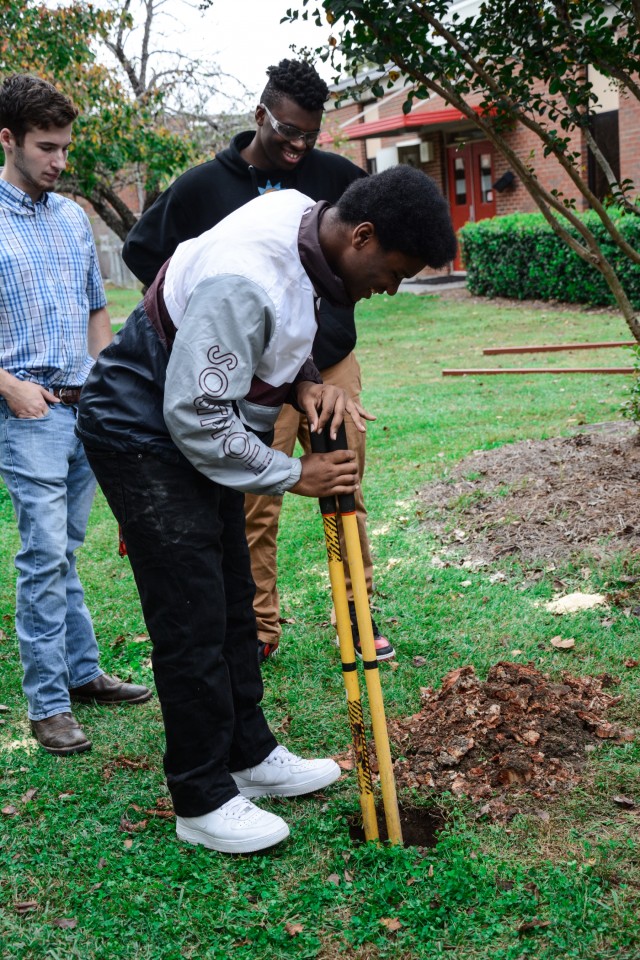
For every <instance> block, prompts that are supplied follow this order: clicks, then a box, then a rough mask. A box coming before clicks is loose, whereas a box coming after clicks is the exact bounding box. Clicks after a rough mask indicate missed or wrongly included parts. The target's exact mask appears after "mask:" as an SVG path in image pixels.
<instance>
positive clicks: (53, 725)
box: [31, 713, 91, 757]
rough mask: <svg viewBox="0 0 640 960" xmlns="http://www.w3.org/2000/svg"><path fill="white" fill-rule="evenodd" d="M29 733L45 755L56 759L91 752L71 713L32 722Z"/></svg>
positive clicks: (89, 745) (88, 741) (87, 741)
mask: <svg viewBox="0 0 640 960" xmlns="http://www.w3.org/2000/svg"><path fill="white" fill-rule="evenodd" d="M31 731H32V733H33V735H34V737H35V738H36V740H37V741H38V743H39V744H40V746H41V747H43V748H44V749H45V750H46V751H47V753H53V754H55V755H56V756H58V757H66V756H67V755H68V754H70V753H83V752H84V751H85V750H91V741H90V740H87V738H86V737H85V735H84V730H83V729H82V727H81V726H80V724H79V723H78V721H77V720H76V719H75V717H74V716H73V714H72V713H56V715H55V716H53V717H46V718H45V719H44V720H32V721H31Z"/></svg>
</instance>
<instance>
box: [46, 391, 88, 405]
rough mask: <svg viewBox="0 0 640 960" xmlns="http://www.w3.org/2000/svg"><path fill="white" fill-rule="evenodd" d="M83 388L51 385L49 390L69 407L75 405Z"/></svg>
mask: <svg viewBox="0 0 640 960" xmlns="http://www.w3.org/2000/svg"><path fill="white" fill-rule="evenodd" d="M81 390H82V387H49V392H50V393H52V394H53V395H54V397H58V399H59V400H60V402H61V403H64V404H65V406H68V407H75V405H76V404H77V403H78V401H79V400H80V391H81Z"/></svg>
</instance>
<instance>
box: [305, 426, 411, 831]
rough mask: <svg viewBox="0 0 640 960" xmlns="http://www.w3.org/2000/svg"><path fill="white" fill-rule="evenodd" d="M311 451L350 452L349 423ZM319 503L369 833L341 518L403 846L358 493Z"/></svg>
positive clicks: (376, 727) (370, 800) (374, 716)
mask: <svg viewBox="0 0 640 960" xmlns="http://www.w3.org/2000/svg"><path fill="white" fill-rule="evenodd" d="M311 448H312V450H313V452H314V453H328V452H330V451H331V450H346V449H347V435H346V431H345V427H344V423H342V424H341V426H340V428H339V430H338V435H337V437H336V439H335V440H332V439H331V437H330V436H329V432H328V428H327V430H326V431H325V432H324V433H322V434H316V433H311ZM319 503H320V512H321V514H322V521H323V525H324V535H325V542H326V547H327V559H328V564H329V579H330V582H331V593H332V597H333V605H334V608H335V612H336V625H337V632H338V639H339V642H340V658H341V661H342V676H343V679H344V685H345V690H346V694H347V710H348V715H349V727H350V730H351V737H352V740H353V748H354V753H355V760H356V770H357V775H358V789H359V792H360V807H361V810H362V823H363V828H364V835H365V839H366V840H368V841H369V840H377V839H378V837H379V832H378V823H377V819H376V811H375V801H374V795H373V781H372V777H371V768H370V765H369V755H368V752H367V743H366V735H365V726H364V714H363V711H362V701H361V698H360V684H359V681H358V673H357V667H356V655H355V649H354V644H353V633H352V627H351V618H350V615H349V602H348V599H347V589H346V582H345V574H344V566H343V563H342V559H343V558H342V551H341V547H340V537H339V535H338V514H340V518H341V520H342V528H343V531H344V539H345V544H346V548H347V560H348V561H349V569H350V572H351V584H352V589H353V598H354V604H355V610H356V619H357V624H358V632H359V634H360V643H361V649H362V663H363V666H364V671H365V682H366V686H367V694H368V697H369V709H370V713H371V728H372V731H373V741H374V744H375V748H376V754H377V757H378V768H379V771H380V786H381V790H382V801H383V806H384V815H385V821H386V826H387V835H388V837H389V840H390V841H391V843H395V844H402V828H401V826H400V814H399V811H398V798H397V796H396V785H395V779H394V775H393V765H392V762H391V751H390V747H389V735H388V731H387V723H386V719H385V713H384V702H383V698H382V687H381V685H380V671H379V668H378V660H377V657H376V648H375V641H374V638H373V628H372V625H371V616H370V613H369V599H368V596H367V586H366V580H365V573H364V566H363V562H362V551H361V549H360V538H359V535H358V525H357V520H356V513H355V501H354V498H353V496H352V495H343V496H338V497H322V498H321V499H320V501H319Z"/></svg>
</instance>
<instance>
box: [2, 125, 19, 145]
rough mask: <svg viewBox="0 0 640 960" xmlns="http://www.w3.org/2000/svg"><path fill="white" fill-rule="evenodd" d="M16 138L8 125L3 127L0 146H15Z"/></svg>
mask: <svg viewBox="0 0 640 960" xmlns="http://www.w3.org/2000/svg"><path fill="white" fill-rule="evenodd" d="M15 142H16V138H15V137H14V135H13V134H12V133H11V130H9V128H8V127H3V128H2V130H0V147H2V148H3V149H4V150H6V148H7V147H13V146H15Z"/></svg>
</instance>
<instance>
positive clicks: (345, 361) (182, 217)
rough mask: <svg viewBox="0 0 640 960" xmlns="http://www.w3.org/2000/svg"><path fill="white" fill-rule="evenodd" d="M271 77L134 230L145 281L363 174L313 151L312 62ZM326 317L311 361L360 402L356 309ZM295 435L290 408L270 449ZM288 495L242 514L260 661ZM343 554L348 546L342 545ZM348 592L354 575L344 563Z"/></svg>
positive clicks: (353, 433) (356, 438)
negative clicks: (198, 241) (178, 253)
mask: <svg viewBox="0 0 640 960" xmlns="http://www.w3.org/2000/svg"><path fill="white" fill-rule="evenodd" d="M267 76H268V77H269V81H268V83H267V85H266V87H265V88H264V90H263V91H262V95H261V97H260V104H259V106H258V107H257V108H256V111H255V120H256V126H257V129H256V130H255V131H246V132H244V133H240V134H238V135H237V136H236V137H234V138H233V140H232V142H231V144H230V145H229V147H227V149H225V150H222V151H221V152H220V153H219V154H218V155H217V156H216V157H215V159H214V160H210V161H208V162H207V163H204V164H202V165H200V166H198V167H194V168H193V169H192V170H189V171H187V173H185V174H183V175H182V176H181V177H179V178H178V179H177V180H176V181H175V183H173V184H172V185H171V186H170V187H169V188H168V189H167V190H166V191H165V192H164V193H163V194H162V196H161V197H159V198H158V200H156V202H155V203H154V204H153V206H152V207H150V209H149V210H148V211H147V212H146V213H145V214H144V215H143V216H142V217H141V218H140V220H139V221H138V223H137V224H136V225H135V226H134V227H133V229H132V230H131V232H130V233H129V236H128V237H127V240H126V243H125V246H124V250H123V257H124V260H125V263H126V264H127V265H128V266H129V268H130V269H131V270H132V271H133V273H134V274H135V275H136V276H137V277H138V278H139V279H140V280H141V281H142V282H143V283H144V284H146V285H147V286H149V285H151V284H152V283H153V281H154V279H155V277H156V274H157V273H158V271H159V270H160V268H161V267H162V265H163V264H164V263H165V261H166V260H168V259H169V257H170V256H172V255H173V253H174V251H175V249H176V247H177V246H178V244H179V243H182V242H183V241H185V240H189V239H191V238H193V237H196V236H199V235H200V234H201V233H203V232H204V231H205V230H208V229H210V228H211V227H213V226H215V225H216V224H217V223H219V221H220V220H222V219H223V218H224V217H226V216H227V215H228V214H229V213H231V212H233V211H234V210H236V209H237V208H238V207H240V206H242V205H244V204H245V203H247V202H249V201H250V200H252V199H253V198H254V197H256V196H258V195H260V194H265V193H270V192H271V191H274V190H284V189H296V190H299V191H300V192H301V193H304V194H306V195H307V196H309V197H311V198H312V199H314V200H316V201H319V200H327V201H329V202H330V203H335V202H336V201H337V200H338V199H339V198H340V196H341V195H342V194H343V192H344V191H345V189H346V188H347V187H348V186H349V184H350V183H352V182H353V181H354V180H357V179H359V178H360V177H364V176H366V174H365V172H364V171H363V170H361V169H360V167H358V166H356V165H355V164H354V163H352V162H351V161H350V160H347V159H346V158H345V157H341V156H339V155H338V154H334V153H328V152H325V151H323V150H315V149H314V146H315V143H316V141H317V139H318V136H319V134H320V126H321V123H322V115H323V109H324V103H325V101H326V100H327V98H328V95H329V90H328V87H327V85H326V83H325V82H324V81H323V80H322V79H321V77H320V76H319V75H318V73H317V72H316V70H315V69H314V68H313V67H312V66H311V64H309V63H306V62H304V61H296V60H282V61H280V63H279V64H278V65H277V66H271V67H269V68H268V70H267ZM320 316H321V322H320V323H319V328H318V335H317V336H316V338H315V341H314V344H313V358H314V362H315V364H316V366H317V367H318V369H319V370H320V373H321V375H322V379H323V381H324V383H326V384H329V385H331V386H337V387H341V388H342V389H344V390H345V391H346V392H347V394H348V395H349V396H350V397H351V398H352V399H353V400H354V401H356V402H358V401H359V396H360V390H361V383H360V367H359V366H358V362H357V360H356V358H355V355H354V353H353V349H354V347H355V344H356V328H355V322H354V312H353V308H352V307H338V306H330V305H329V304H328V303H326V302H325V301H322V302H321V306H320ZM345 425H346V428H347V440H348V443H349V448H350V449H351V450H354V451H355V453H356V458H357V462H358V471H359V476H360V479H362V473H363V471H364V461H365V436H364V434H363V433H361V432H360V431H358V430H356V429H355V427H354V425H353V423H352V421H351V419H350V418H349V417H347V418H346V419H345ZM296 438H299V439H300V442H301V443H302V446H303V447H304V449H305V450H306V451H307V452H308V451H309V449H310V444H309V438H308V429H307V425H306V421H305V418H304V417H301V415H300V414H299V413H298V412H297V411H296V410H295V409H294V408H293V407H290V406H288V405H285V407H284V408H283V411H282V414H281V415H280V417H279V418H278V421H277V423H276V427H275V436H274V440H273V444H272V446H273V447H274V448H275V449H277V450H281V451H283V452H284V453H286V454H287V455H288V456H291V455H292V453H293V449H294V446H295V442H296ZM281 505H282V498H281V497H269V496H257V495H253V494H247V496H246V498H245V513H246V520H247V540H248V542H249V547H250V550H251V567H252V572H253V577H254V580H255V582H256V597H255V601H254V609H255V612H256V617H257V621H258V638H259V647H258V652H259V657H260V661H261V662H263V661H264V660H266V659H267V657H268V656H269V655H270V654H272V653H273V652H274V651H275V650H276V649H277V647H278V643H279V640H280V635H281V632H282V627H281V625H280V601H279V596H278V588H277V552H276V551H277V547H276V537H277V533H278V520H279V516H280V509H281ZM356 513H357V519H358V528H359V533H360V540H361V544H362V557H363V562H364V568H365V576H366V580H367V589H368V592H369V596H371V593H372V590H373V563H372V560H371V552H370V549H369V541H368V538H367V531H366V510H365V506H364V501H363V498H362V489H361V487H359V488H358V491H357V493H356ZM342 554H343V556H346V551H345V549H344V546H343V550H342ZM345 573H346V575H347V589H348V593H349V598H350V600H351V596H352V595H351V582H350V579H349V571H348V568H347V565H346V562H345ZM350 606H351V611H352V623H353V627H354V642H355V647H356V652H357V653H358V654H359V653H360V649H359V637H358V632H357V623H356V620H355V610H354V608H353V602H351V603H350ZM373 628H374V630H373V632H374V639H375V643H376V651H377V656H378V659H380V660H387V659H390V658H391V657H393V656H394V655H395V651H394V649H393V647H392V646H391V644H390V643H389V641H388V640H387V639H386V638H385V637H384V636H382V635H381V633H380V631H379V629H378V627H377V624H376V623H375V621H373Z"/></svg>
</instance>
